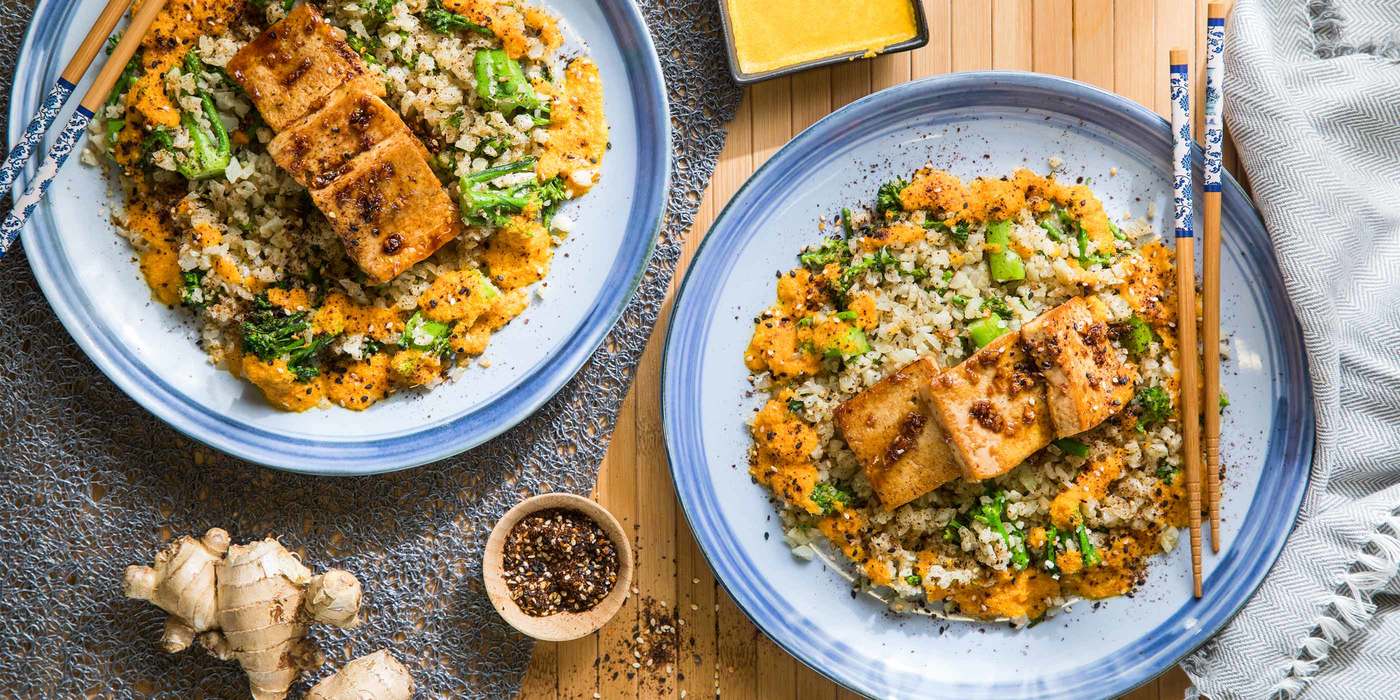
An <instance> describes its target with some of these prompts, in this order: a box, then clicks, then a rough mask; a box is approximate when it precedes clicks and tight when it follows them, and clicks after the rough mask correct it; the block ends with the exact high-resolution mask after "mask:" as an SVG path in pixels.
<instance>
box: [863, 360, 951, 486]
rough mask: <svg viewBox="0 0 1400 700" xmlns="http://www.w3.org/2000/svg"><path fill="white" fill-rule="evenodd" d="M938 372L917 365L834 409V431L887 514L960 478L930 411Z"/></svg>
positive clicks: (923, 364)
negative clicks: (931, 396) (854, 455)
mask: <svg viewBox="0 0 1400 700" xmlns="http://www.w3.org/2000/svg"><path fill="white" fill-rule="evenodd" d="M937 375H938V368H937V367H935V366H934V364H933V362H932V361H931V360H929V359H928V358H921V359H918V360H915V361H914V362H912V363H910V364H909V365H907V366H905V367H904V368H902V369H900V370H899V371H898V372H895V373H894V374H892V375H890V376H888V377H885V378H884V379H883V380H881V381H880V383H878V384H876V385H874V386H872V387H870V388H868V389H866V390H865V391H862V392H860V393H859V394H857V395H855V396H854V397H852V398H851V399H849V400H848V401H846V402H845V403H843V404H841V405H840V406H839V407H837V409H836V425H837V427H838V428H840V430H841V434H842V436H844V437H845V440H846V444H848V445H850V447H851V451H853V452H855V453H856V457H857V458H859V459H860V463H861V466H862V467H864V469H865V475H866V478H868V479H869V480H870V484H871V486H872V487H874V489H875V493H876V495H878V496H879V497H880V504H881V505H883V506H884V508H885V509H886V510H894V509H895V508H898V507H899V506H902V505H904V504H905V503H908V502H909V501H912V500H914V499H916V498H918V497H919V496H922V495H924V494H926V493H928V492H929V491H932V490H934V489H936V488H938V487H939V486H942V485H943V484H945V483H947V482H949V481H952V480H953V479H956V478H958V477H959V476H961V475H962V472H961V471H960V470H959V468H958V464H957V462H956V461H955V460H954V458H953V454H952V452H951V451H949V448H948V443H947V441H946V440H945V438H944V435H943V431H942V430H941V429H940V428H939V426H938V422H937V421H936V420H934V419H933V415H932V413H931V410H930V406H929V388H930V387H931V385H932V382H933V379H934V377H936V376H937Z"/></svg>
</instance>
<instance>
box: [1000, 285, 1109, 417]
mask: <svg viewBox="0 0 1400 700" xmlns="http://www.w3.org/2000/svg"><path fill="white" fill-rule="evenodd" d="M1108 322H1109V312H1108V305H1107V304H1105V303H1104V302H1103V300H1101V299H1099V298H1098V297H1075V298H1073V299H1070V300H1069V301H1067V302H1065V303H1063V304H1061V305H1059V306H1057V307H1055V308H1053V309H1051V310H1050V311H1047V312H1045V313H1043V314H1041V315H1040V316H1038V317H1036V318H1035V319H1034V320H1032V321H1030V322H1029V323H1027V324H1026V325H1025V326H1024V327H1022V328H1021V337H1022V344H1023V345H1024V346H1025V348H1026V350H1027V352H1028V353H1029V354H1030V356H1031V359H1032V360H1033V361H1034V362H1035V365H1036V367H1037V368H1038V369H1039V370H1040V372H1041V374H1042V376H1044V377H1045V380H1046V383H1047V384H1048V385H1049V399H1050V418H1051V421H1052V422H1053V423H1054V426H1055V435H1056V436H1058V437H1068V436H1070V435H1077V434H1079V433H1082V432H1084V431H1086V430H1089V429H1090V428H1093V427H1094V426H1096V425H1098V424H1099V423H1102V422H1103V421H1104V420H1106V419H1107V418H1108V417H1109V416H1111V415H1113V414H1115V413H1117V412H1118V411H1120V410H1122V409H1123V407H1124V406H1126V405H1127V404H1128V401H1129V400H1131V399H1132V397H1133V386H1134V384H1135V383H1136V381H1137V370H1136V368H1135V367H1133V366H1132V365H1131V364H1129V363H1128V362H1127V361H1126V360H1125V359H1124V356H1123V352H1122V351H1121V350H1119V349H1118V348H1115V347H1113V345H1112V344H1111V343H1110V342H1109V340H1108V336H1109V329H1108Z"/></svg>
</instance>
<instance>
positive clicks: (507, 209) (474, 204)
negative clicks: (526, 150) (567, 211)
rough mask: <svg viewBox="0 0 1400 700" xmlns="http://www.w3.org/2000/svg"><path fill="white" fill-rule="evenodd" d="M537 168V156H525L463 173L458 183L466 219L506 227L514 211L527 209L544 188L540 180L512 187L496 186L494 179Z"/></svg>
mask: <svg viewBox="0 0 1400 700" xmlns="http://www.w3.org/2000/svg"><path fill="white" fill-rule="evenodd" d="M534 168H535V159H534V158H522V159H520V160H517V161H515V162H513V163H507V164H505V165H498V166H496V167H494V168H487V169H486V170H482V171H481V172H478V173H472V174H470V175H463V176H462V178H461V180H459V181H458V184H457V189H458V195H459V200H460V204H461V209H462V222H463V223H466V224H482V225H491V226H503V225H505V223H506V220H507V219H509V218H510V216H511V215H512V214H519V213H520V212H522V211H524V210H525V207H527V206H529V204H530V202H531V201H533V200H534V199H535V197H536V194H537V191H538V190H539V189H540V186H539V185H538V184H537V183H535V182H527V183H522V184H519V185H514V186H512V187H492V186H491V185H490V182H491V181H492V180H495V179H496V178H498V177H501V176H502V175H511V174H514V173H523V172H530V171H532V170H534ZM552 187H553V186H551V188H552ZM551 191H552V189H551Z"/></svg>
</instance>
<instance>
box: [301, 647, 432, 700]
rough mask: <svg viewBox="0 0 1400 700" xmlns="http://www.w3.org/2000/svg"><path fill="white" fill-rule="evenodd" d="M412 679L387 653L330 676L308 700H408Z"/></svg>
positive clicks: (385, 651) (352, 665)
mask: <svg viewBox="0 0 1400 700" xmlns="http://www.w3.org/2000/svg"><path fill="white" fill-rule="evenodd" d="M412 697H413V676H410V675H409V673H408V669H407V668H405V667H404V665H403V664H401V663H399V661H398V659H395V658H394V657H393V655H392V654H390V653H389V651H388V650H387V649H380V650H379V651H376V652H374V653H373V654H368V655H366V656H361V657H360V658H358V659H355V660H354V661H351V662H350V663H348V664H345V667H344V668H342V669H340V670H339V671H336V672H335V673H332V674H331V675H329V676H327V677H326V678H325V679H324V680H322V681H321V682H320V683H317V684H316V685H315V687H313V688H312V689H311V692H309V693H307V694H306V700H409V698H412Z"/></svg>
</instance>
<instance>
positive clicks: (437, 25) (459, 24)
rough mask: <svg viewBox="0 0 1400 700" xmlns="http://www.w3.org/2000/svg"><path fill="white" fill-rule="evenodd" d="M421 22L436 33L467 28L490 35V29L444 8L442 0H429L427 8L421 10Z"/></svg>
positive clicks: (446, 32)
mask: <svg viewBox="0 0 1400 700" xmlns="http://www.w3.org/2000/svg"><path fill="white" fill-rule="evenodd" d="M423 23H424V24H426V25H428V28H429V29H431V30H433V31H435V32H437V33H438V34H451V33H453V32H459V31H462V30H464V29H465V30H469V31H473V32H476V33H477V34H481V35H483V36H491V30H490V29H487V28H486V27H483V26H481V25H479V24H477V23H476V22H473V21H471V20H469V19H467V18H466V17H463V16H461V15H459V14H457V13H456V12H452V11H451V10H447V9H444V8H443V6H442V0H431V1H430V2H429V3H428V9H426V10H424V11H423Z"/></svg>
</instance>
